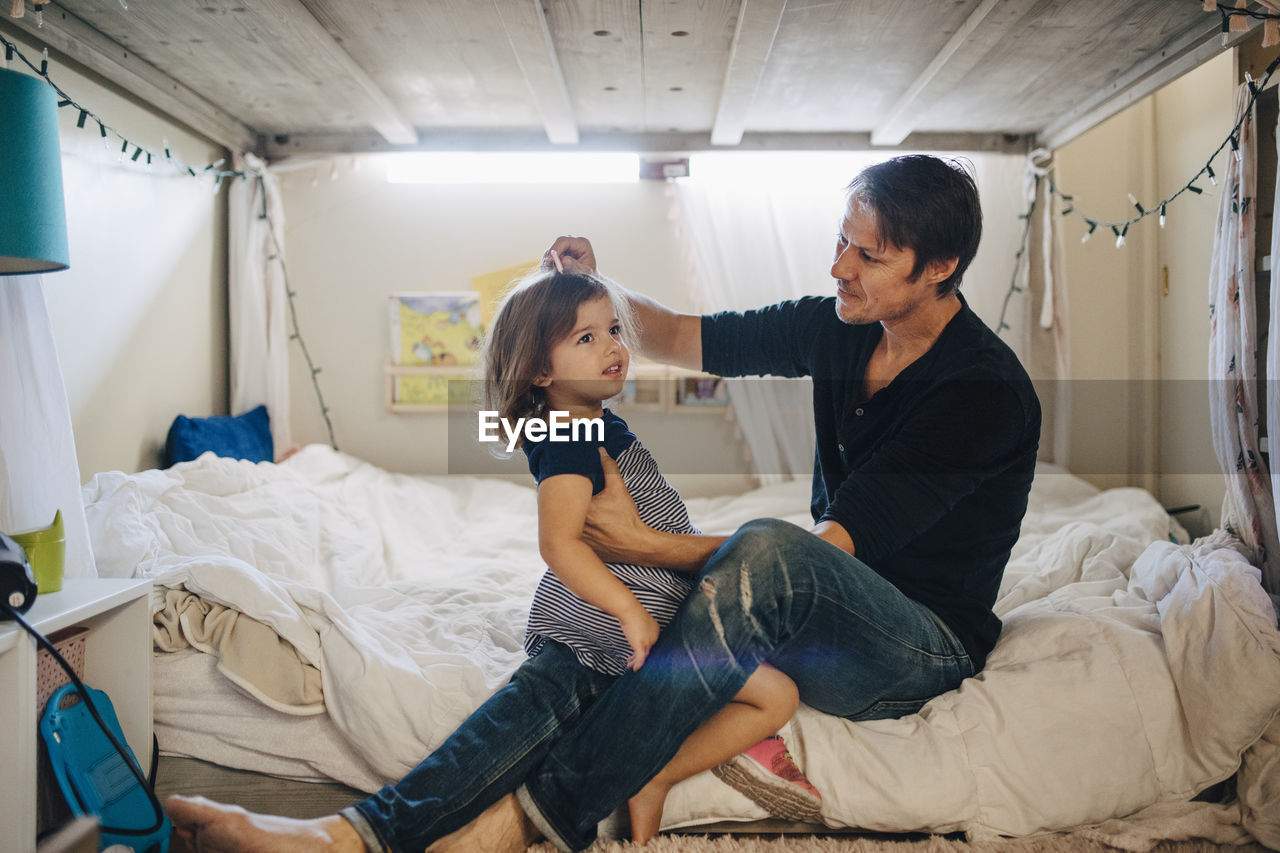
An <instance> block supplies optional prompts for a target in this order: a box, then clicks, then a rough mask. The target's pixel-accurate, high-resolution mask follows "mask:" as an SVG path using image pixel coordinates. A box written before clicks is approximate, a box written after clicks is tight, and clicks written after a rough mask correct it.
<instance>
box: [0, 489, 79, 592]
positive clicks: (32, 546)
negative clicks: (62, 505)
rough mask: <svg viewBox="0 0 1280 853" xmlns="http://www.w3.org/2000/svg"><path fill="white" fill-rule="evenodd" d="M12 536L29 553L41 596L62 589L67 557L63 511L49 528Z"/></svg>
mask: <svg viewBox="0 0 1280 853" xmlns="http://www.w3.org/2000/svg"><path fill="white" fill-rule="evenodd" d="M11 535H12V536H13V539H14V541H15V542H17V543H18V544H19V545H21V546H22V548H23V550H25V551H26V552H27V560H28V561H29V562H30V563H31V573H32V574H33V575H35V578H36V586H37V587H38V588H39V594H40V595H44V594H45V593H47V592H57V591H58V590H60V589H62V570H63V566H64V565H65V563H66V556H67V539H66V535H65V534H64V533H63V530H62V510H58V512H57V514H55V515H54V517H53V524H50V525H49V526H48V527H45V528H42V529H40V530H28V531H27V532H26V533H13V534H11Z"/></svg>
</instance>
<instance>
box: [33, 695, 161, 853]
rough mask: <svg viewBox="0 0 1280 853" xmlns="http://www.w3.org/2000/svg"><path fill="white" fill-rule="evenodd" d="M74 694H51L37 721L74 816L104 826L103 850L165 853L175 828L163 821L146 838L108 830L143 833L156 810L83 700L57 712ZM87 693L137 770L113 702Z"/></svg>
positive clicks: (135, 760)
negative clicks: (94, 819) (118, 846)
mask: <svg viewBox="0 0 1280 853" xmlns="http://www.w3.org/2000/svg"><path fill="white" fill-rule="evenodd" d="M75 689H76V688H75V685H73V684H67V685H65V686H63V687H60V688H58V689H57V690H55V691H54V693H53V695H52V696H50V697H49V702H48V704H46V705H45V709H44V714H42V715H41V717H40V734H41V736H42V737H43V738H44V743H45V746H46V747H47V748H48V751H49V763H50V764H51V765H53V774H54V776H55V777H56V778H57V780H58V785H59V786H61V788H62V793H63V795H64V796H65V797H66V800H67V805H68V806H69V807H70V808H71V812H72V814H76V815H94V816H96V817H97V818H98V821H99V823H100V824H101V825H102V827H103V830H102V833H101V836H100V837H101V846H102V848H106V847H110V846H111V845H113V844H122V845H124V846H125V847H128V848H130V849H132V850H134V851H135V853H168V850H169V835H170V833H171V832H172V830H173V826H172V824H171V823H170V822H169V818H168V817H167V816H166V817H165V818H164V820H163V822H162V823H161V825H160V827H159V828H158V829H156V830H155V831H154V832H151V833H149V834H146V835H122V834H119V833H113V832H110V831H109V830H110V829H112V828H117V829H120V828H123V829H135V828H136V829H139V830H142V829H146V828H147V827H149V826H151V825H152V824H154V823H155V822H156V812H155V807H154V806H153V805H152V802H151V797H150V796H149V795H148V792H147V790H146V789H145V788H144V787H143V786H142V784H141V783H140V782H139V781H138V779H137V777H135V776H134V774H133V773H132V771H130V769H129V766H128V765H127V764H125V759H124V758H123V757H122V756H121V755H120V753H119V752H117V751H116V748H115V747H114V746H112V744H111V741H110V740H108V739H107V736H106V735H105V734H104V733H103V731H102V729H101V728H100V727H99V726H98V724H97V722H96V721H95V720H94V719H93V716H92V715H91V714H90V713H89V709H88V707H86V706H85V704H84V701H83V700H82V701H80V702H78V703H76V704H75V705H72V706H70V707H68V708H63V707H61V706H62V700H63V698H65V697H66V696H67V694H69V693H71V692H72V691H74V690H75ZM86 689H87V690H88V692H89V695H90V696H91V697H92V698H93V706H94V707H95V708H96V709H97V710H98V714H99V715H100V716H101V717H102V720H103V722H105V723H106V724H107V725H108V726H109V727H110V729H111V733H112V734H114V735H115V737H116V740H118V741H120V743H121V744H122V745H123V746H124V748H125V750H126V751H127V752H128V753H129V761H131V762H132V763H133V765H134V767H137V766H138V760H137V759H136V758H135V757H134V755H133V750H132V749H130V748H129V744H128V743H127V742H126V741H125V739H124V734H123V733H122V732H121V731H120V721H119V720H118V719H116V710H115V708H114V707H112V705H111V700H110V699H109V698H108V697H107V694H106V693H103V692H102V691H101V690H95V689H94V688H92V687H89V688H86Z"/></svg>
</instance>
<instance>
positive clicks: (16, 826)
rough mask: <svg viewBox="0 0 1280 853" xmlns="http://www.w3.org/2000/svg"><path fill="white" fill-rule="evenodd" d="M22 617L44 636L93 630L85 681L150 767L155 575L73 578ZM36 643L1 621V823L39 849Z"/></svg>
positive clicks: (25, 845)
mask: <svg viewBox="0 0 1280 853" xmlns="http://www.w3.org/2000/svg"><path fill="white" fill-rule="evenodd" d="M24 618H25V619H26V620H27V622H29V623H30V624H31V626H32V627H34V628H35V629H36V630H37V631H39V632H40V633H41V634H44V635H45V636H46V637H47V636H49V634H51V633H52V632H54V631H57V630H60V629H62V628H67V627H69V626H72V625H83V626H85V627H87V628H89V633H88V634H87V635H86V638H85V649H84V652H85V655H84V657H85V661H84V682H85V684H88V685H89V686H91V687H96V688H98V689H99V690H102V691H105V692H106V693H107V695H108V696H110V697H111V704H112V705H114V706H115V709H116V716H117V717H119V719H120V727H121V729H123V730H124V736H125V739H126V740H128V742H129V747H130V748H131V749H132V750H133V753H134V755H136V756H137V758H138V762H139V763H140V764H141V765H142V768H143V770H144V771H145V770H146V769H147V767H149V766H150V763H151V581H146V580H141V581H140V580H116V579H107V578H82V579H70V578H68V579H67V580H66V581H65V582H64V583H63V587H62V589H61V590H59V591H58V592H53V593H49V594H47V595H40V596H38V597H37V598H36V603H35V606H34V607H32V608H31V610H29V611H27V613H26V614H24ZM36 651H37V647H36V642H35V639H34V638H32V637H31V636H30V635H29V634H28V633H27V632H26V631H24V630H22V628H21V627H20V626H19V625H17V624H15V623H14V622H11V621H6V622H0V731H3V732H4V734H3V736H0V768H3V769H0V774H3V775H0V826H3V827H4V828H5V832H4V835H5V844H6V845H8V844H13V845H14V847H13V848H12V849H13V850H14V851H19V853H31V851H34V850H35V849H36V742H37V738H39V734H38V733H37V729H36V725H37V719H38V714H37V713H36Z"/></svg>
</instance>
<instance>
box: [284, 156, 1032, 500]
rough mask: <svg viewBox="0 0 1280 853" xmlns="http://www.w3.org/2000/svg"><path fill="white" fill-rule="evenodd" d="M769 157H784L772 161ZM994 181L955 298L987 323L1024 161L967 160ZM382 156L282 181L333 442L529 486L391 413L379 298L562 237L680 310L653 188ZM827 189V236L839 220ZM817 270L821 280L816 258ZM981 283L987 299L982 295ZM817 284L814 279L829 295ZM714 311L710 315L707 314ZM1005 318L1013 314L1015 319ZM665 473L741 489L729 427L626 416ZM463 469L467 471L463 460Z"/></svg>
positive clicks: (306, 329)
mask: <svg viewBox="0 0 1280 853" xmlns="http://www.w3.org/2000/svg"><path fill="white" fill-rule="evenodd" d="M779 156H780V157H786V156H787V155H785V154H782V155H779ZM974 159H975V161H977V162H978V163H979V164H980V168H982V169H985V170H986V171H987V172H988V173H990V175H991V176H992V177H993V186H994V187H995V189H993V190H992V192H991V193H990V194H989V195H990V197H989V198H984V203H985V204H987V211H986V212H987V236H986V238H985V239H984V241H983V251H982V253H981V254H980V255H979V259H978V260H977V261H975V265H974V267H973V270H972V273H971V275H969V276H967V277H966V284H965V287H966V293H969V294H970V296H971V298H972V300H973V302H974V304H975V307H976V308H978V309H979V310H980V311H981V312H985V313H986V315H987V317H988V319H989V322H992V323H994V322H995V317H996V316H998V311H999V306H1000V304H1001V303H1002V301H1003V297H1004V293H1005V290H1006V289H1007V284H1008V281H1009V275H1010V272H1011V270H1012V264H1013V254H1014V252H1015V251H1016V247H1017V240H1016V238H1017V236H1018V233H1020V232H1017V231H1016V228H1017V224H1018V220H1017V213H1018V212H1019V207H1018V201H1017V197H1018V187H1019V181H1020V177H1021V173H1022V165H1021V158H1018V157H993V156H984V157H975V158H974ZM386 164H387V160H386V158H385V157H378V156H367V157H361V158H358V159H353V158H351V157H343V158H338V159H336V160H333V161H325V162H322V163H318V164H316V165H314V166H311V167H307V168H299V169H295V170H292V171H281V173H280V174H281V180H282V190H283V197H284V201H285V210H286V220H285V235H286V236H285V242H286V252H287V255H288V258H289V266H288V272H289V277H290V285H291V287H292V288H293V289H294V290H295V291H297V292H298V294H299V295H298V299H297V309H298V316H299V321H300V323H301V326H302V333H303V336H304V338H305V340H306V343H307V347H308V349H309V350H310V351H311V353H312V356H313V358H314V359H315V362H316V364H317V365H319V366H320V367H321V369H322V373H321V374H320V375H319V377H318V379H319V381H320V383H321V388H322V391H323V393H324V395H325V398H326V403H327V404H328V406H329V408H330V410H331V412H330V414H331V417H332V419H333V424H334V430H335V433H336V439H337V443H338V446H339V447H340V448H341V449H342V450H344V451H346V452H349V453H352V454H354V455H355V456H358V457H361V458H363V459H367V460H369V461H371V462H373V463H375V464H377V465H379V466H382V467H385V468H389V469H391V470H394V471H403V472H411V473H446V472H448V471H450V470H451V466H450V462H451V461H452V462H453V466H452V470H453V471H455V472H457V471H458V470H459V469H460V468H461V470H463V471H465V472H475V471H477V470H485V471H493V472H505V473H507V474H508V475H509V476H510V477H511V479H513V480H516V481H519V482H527V480H528V472H527V467H526V466H525V464H524V461H523V456H522V455H520V456H518V457H517V458H516V459H514V460H512V461H510V462H506V463H498V462H494V461H492V460H488V459H487V458H485V457H484V455H483V452H482V451H480V449H479V447H478V446H477V445H476V442H475V440H474V432H471V433H469V434H466V435H465V438H462V440H460V438H461V437H462V435H463V433H464V430H463V429H461V428H460V427H459V426H458V425H457V423H455V429H454V431H453V433H452V434H453V437H454V441H453V443H452V445H451V444H450V441H449V439H450V431H449V430H448V429H447V427H446V418H447V416H446V415H445V414H443V413H416V414H389V413H387V412H386V411H385V407H384V395H385V391H384V381H383V365H384V364H385V362H386V360H387V355H388V351H389V333H388V330H387V319H386V313H387V312H386V297H387V294H389V293H391V292H394V291H403V290H410V291H412V290H459V289H461V290H465V289H469V288H470V279H471V276H473V275H477V274H480V273H485V272H489V271H492V270H498V269H503V268H506V267H509V266H512V265H515V264H519V263H522V262H525V261H536V260H537V259H538V258H539V257H540V256H541V254H542V251H543V250H544V249H545V248H546V247H547V246H548V245H549V244H550V241H551V240H552V239H554V237H555V236H556V235H558V234H582V235H586V236H588V237H590V238H591V240H592V244H593V246H594V247H595V250H596V255H597V258H598V260H599V263H600V268H601V271H602V272H604V273H606V274H607V275H610V276H612V277H613V278H615V279H617V280H618V281H620V282H622V283H623V284H624V285H626V286H628V287H632V288H634V289H637V290H640V291H642V292H644V293H646V294H648V295H650V296H653V297H654V298H656V299H658V300H659V301H661V302H664V303H665V304H667V305H669V306H671V307H673V308H675V309H677V310H683V311H693V310H696V309H697V308H698V306H695V304H694V295H693V289H694V288H693V284H692V282H691V280H690V275H689V272H688V269H687V265H686V261H685V258H684V256H683V252H684V250H683V248H682V245H681V243H680V241H679V239H678V238H677V235H676V231H675V228H674V225H673V222H672V219H671V213H672V204H673V203H674V200H673V199H672V198H671V197H670V195H669V194H668V192H667V190H666V186H665V185H664V184H663V183H661V182H650V181H644V182H640V183H636V184H602V185H558V186H547V185H510V186H494V185H483V184H468V185H439V184H436V185H422V184H420V185H406V184H398V185H393V184H389V183H387V182H386V179H385V174H386ZM852 177H853V175H852V173H850V174H848V175H844V174H841V175H840V176H838V177H837V178H836V180H835V181H834V182H833V189H832V199H833V205H832V209H833V214H832V221H831V234H834V233H835V229H836V225H837V224H838V216H839V211H840V188H841V187H842V186H843V184H844V183H846V182H847V181H848V179H849V178H852ZM820 268H821V269H822V270H823V271H824V272H825V268H826V261H825V259H824V260H823V262H822V264H821V265H820ZM983 283H985V284H986V285H987V287H986V288H985V289H984V288H983V287H982V284H983ZM829 286H830V281H829V280H826V279H824V280H819V281H815V283H814V288H815V290H814V292H827V289H828V288H829ZM707 307H709V308H715V307H716V306H707ZM1016 316H1017V314H1016V312H1015V314H1014V315H1012V316H1011V319H1013V317H1016ZM291 360H292V366H293V370H292V377H291V383H292V388H291V395H292V400H293V410H292V416H293V423H294V439H295V441H297V442H299V443H308V442H323V441H326V440H327V432H326V430H325V427H324V424H323V421H322V419H321V416H320V413H319V404H318V403H317V401H316V397H315V394H314V391H313V390H312V385H311V381H310V377H309V376H308V375H307V371H306V366H305V363H304V362H303V360H302V358H301V355H300V352H299V350H298V348H296V347H295V348H294V349H293V350H292V351H291ZM626 417H627V418H628V420H629V422H630V423H631V425H632V427H633V429H634V430H635V432H636V434H637V435H638V436H639V437H640V439H641V440H642V441H643V442H644V443H645V445H646V446H647V447H648V448H649V449H650V450H651V451H652V452H653V454H654V456H655V457H656V458H657V460H658V462H659V464H660V465H661V466H662V468H663V471H664V473H665V474H666V475H667V476H668V477H669V479H671V480H672V482H673V484H674V485H676V487H677V488H678V489H680V491H681V492H682V494H684V495H686V496H695V495H705V494H721V493H728V492H734V491H740V490H742V489H744V488H747V487H749V486H750V484H751V483H752V479H751V478H750V477H749V475H748V473H747V472H748V467H747V463H746V461H745V457H744V453H743V445H742V443H741V440H740V439H739V437H738V436H737V434H736V431H735V429H734V426H733V425H732V423H730V422H727V421H726V420H724V419H723V418H720V417H716V416H710V415H675V414H672V415H662V414H655V413H630V414H626ZM464 459H465V463H464V464H461V465H460V462H462V460H464Z"/></svg>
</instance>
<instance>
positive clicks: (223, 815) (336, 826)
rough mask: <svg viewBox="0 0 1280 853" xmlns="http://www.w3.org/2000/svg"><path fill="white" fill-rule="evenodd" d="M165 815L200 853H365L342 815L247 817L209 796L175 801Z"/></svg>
mask: <svg viewBox="0 0 1280 853" xmlns="http://www.w3.org/2000/svg"><path fill="white" fill-rule="evenodd" d="M164 810H165V812H166V813H168V815H169V819H170V820H171V821H173V826H174V830H175V831H176V832H177V833H178V835H180V836H181V837H182V839H183V840H184V841H185V842H186V843H187V846H188V847H190V848H191V849H192V850H195V851H198V853H234V851H253V853H307V851H327V853H347V851H350V853H364V842H363V841H361V840H360V836H359V835H357V834H356V831H355V828H354V827H353V826H352V825H351V824H349V823H347V821H346V820H345V819H344V818H342V817H339V816H338V815H330V816H329V817H322V818H316V819H314V820H295V819H293V818H288V817H279V816H277V815H261V814H254V813H253V812H247V811H245V810H244V809H242V808H240V807H239V806H228V805H225V804H223V803H215V802H214V801H212V800H207V799H205V798H204V797H179V796H172V797H169V798H168V799H166V800H165V801H164Z"/></svg>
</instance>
